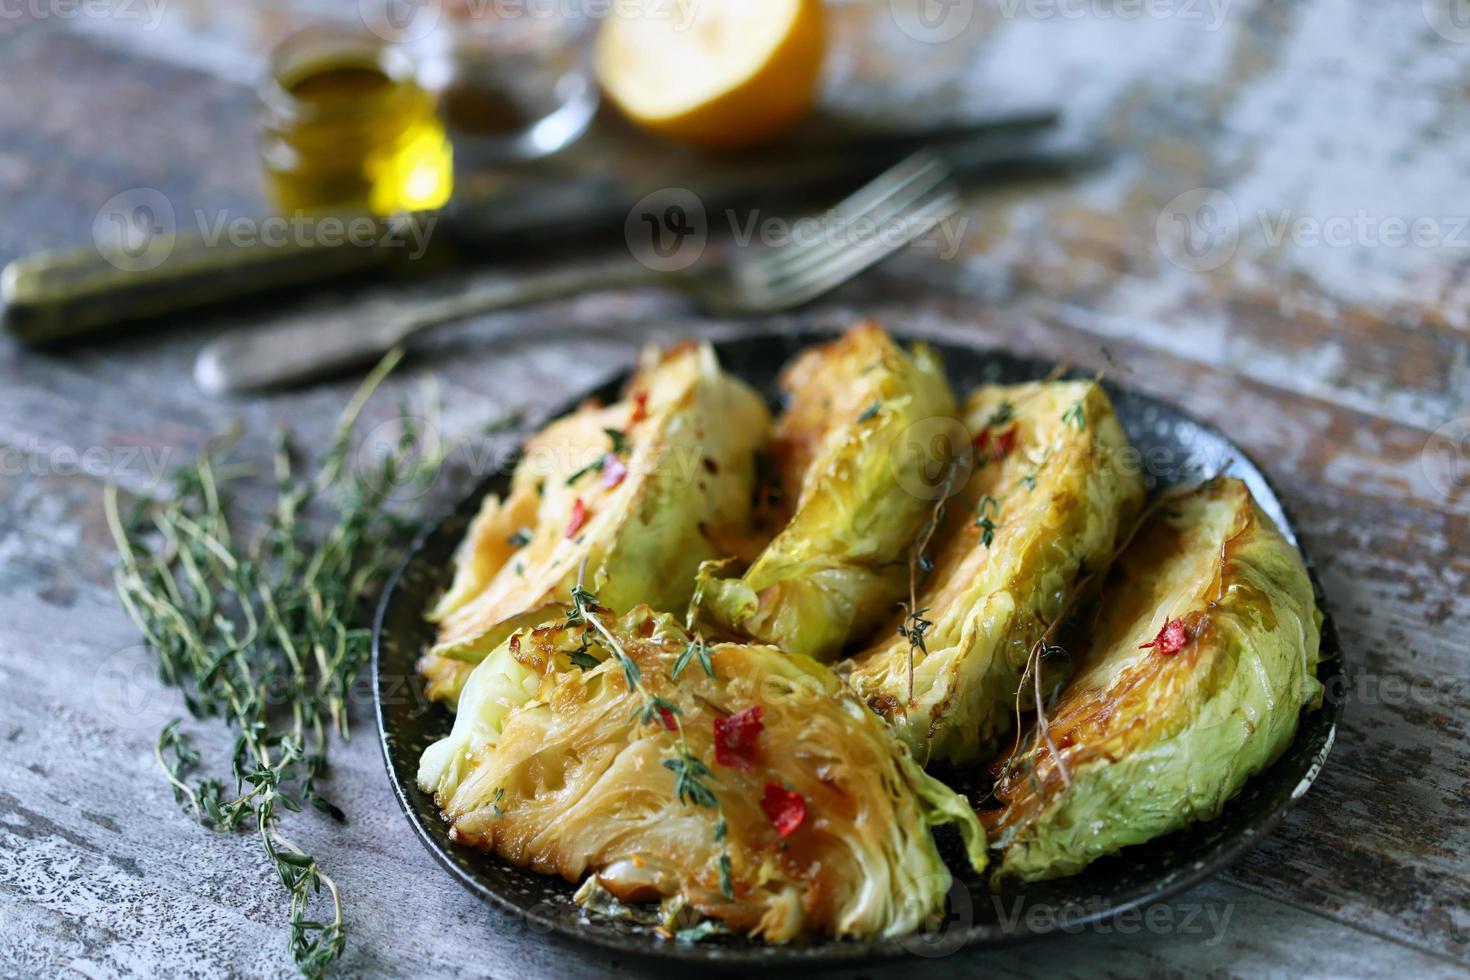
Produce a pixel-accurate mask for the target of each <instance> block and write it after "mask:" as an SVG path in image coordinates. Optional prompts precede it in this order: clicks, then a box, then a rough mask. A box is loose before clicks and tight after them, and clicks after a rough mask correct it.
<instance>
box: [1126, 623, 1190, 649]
mask: <svg viewBox="0 0 1470 980" xmlns="http://www.w3.org/2000/svg"><path fill="white" fill-rule="evenodd" d="M1188 645H1189V630H1187V629H1185V628H1184V621H1183V620H1182V619H1171V620H1169V622H1167V623H1165V624H1164V628H1163V629H1161V630H1159V635H1158V636H1156V637H1154V638H1153V639H1152V640H1149V641H1148V642H1147V643H1141V644H1139V646H1138V649H1140V650H1147V649H1148V648H1149V647H1153V648H1154V649H1155V650H1157V651H1158V652H1159V653H1161V654H1163V655H1164V656H1166V657H1168V656H1173V655H1174V654H1176V653H1178V652H1179V651H1180V650H1183V649H1184V648H1185V647H1186V646H1188Z"/></svg>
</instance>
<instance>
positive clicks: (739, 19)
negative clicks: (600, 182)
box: [597, 0, 826, 148]
mask: <svg viewBox="0 0 1470 980" xmlns="http://www.w3.org/2000/svg"><path fill="white" fill-rule="evenodd" d="M825 35H826V31H825V21H824V17H823V13H822V4H821V0H637V2H634V3H623V4H614V5H613V7H612V12H611V14H610V16H609V17H608V18H607V20H606V21H605V22H604V23H603V25H602V28H601V30H600V32H599V34H598V37H597V74H598V78H599V80H600V81H601V82H602V87H603V89H604V91H606V92H607V94H608V97H609V98H610V99H612V101H613V102H615V103H616V104H617V105H618V106H619V107H620V108H621V109H622V110H623V112H625V113H626V114H627V115H628V116H629V118H631V119H632V120H633V121H634V122H635V123H637V124H638V125H640V126H642V127H643V128H645V129H647V130H649V131H651V132H654V133H657V134H658V135H660V136H665V137H668V138H669V139H674V140H680V141H683V142H687V143H695V144H698V145H701V146H711V147H720V148H732V147H741V146H749V145H751V144H753V143H759V142H761V141H763V140H766V139H768V138H770V137H771V136H774V135H776V134H777V133H779V132H780V131H782V130H783V129H786V128H788V127H790V126H791V125H792V124H793V123H795V122H796V121H797V120H799V119H800V118H801V117H802V116H804V115H806V112H807V110H808V109H809V108H810V107H811V104H812V97H813V95H814V94H815V92H816V87H817V78H818V75H819V74H820V72H821V67H822V52H823V48H824V46H825Z"/></svg>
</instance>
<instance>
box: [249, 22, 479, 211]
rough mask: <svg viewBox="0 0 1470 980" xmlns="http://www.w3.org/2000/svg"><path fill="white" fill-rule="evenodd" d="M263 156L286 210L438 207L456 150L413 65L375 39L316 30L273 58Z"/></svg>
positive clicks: (265, 88)
mask: <svg viewBox="0 0 1470 980" xmlns="http://www.w3.org/2000/svg"><path fill="white" fill-rule="evenodd" d="M260 98H261V103H262V117H261V133H260V154H261V160H262V162H263V164H264V166H265V172H266V180H267V185H268V190H269V192H270V196H271V198H272V199H273V201H274V203H275V204H276V206H277V207H278V208H280V209H281V211H282V212H283V213H285V214H294V213H297V212H307V213H321V212H336V213H346V212H364V211H366V212H370V213H372V214H378V215H390V214H398V213H401V212H405V211H419V210H424V209H429V208H437V207H439V206H440V205H442V204H444V203H445V202H446V201H447V200H448V199H449V193H450V190H451V188H452V186H453V154H452V150H451V147H450V143H449V140H448V138H447V136H446V134H445V131H444V125H443V123H442V122H441V121H440V119H439V117H438V115H437V113H436V110H435V99H434V96H433V95H431V94H430V93H429V92H427V91H425V90H424V89H423V88H422V87H421V86H420V85H419V84H418V82H417V80H416V79H415V77H414V68H413V64H412V63H411V61H410V59H409V58H408V57H407V56H406V55H405V54H404V53H403V52H402V51H401V50H399V49H396V48H394V47H392V46H390V45H387V44H385V43H384V42H383V41H381V40H380V39H377V38H375V37H373V36H371V35H366V34H363V33H358V32H353V31H350V30H347V29H345V28H329V27H316V28H308V29H307V30H304V31H301V32H299V33H297V34H293V35H291V36H290V37H289V38H287V39H286V40H285V41H283V42H282V43H281V44H279V45H278V46H277V47H276V49H275V50H274V51H273V52H272V54H271V60H270V67H269V70H268V72H267V75H266V78H265V80H264V82H263V83H262V85H261V90H260Z"/></svg>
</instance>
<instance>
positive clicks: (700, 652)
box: [669, 635, 715, 681]
mask: <svg viewBox="0 0 1470 980" xmlns="http://www.w3.org/2000/svg"><path fill="white" fill-rule="evenodd" d="M694 660H697V661H699V666H700V667H702V668H704V672H705V674H706V675H707V676H709V677H711V678H713V677H714V676H715V662H714V660H713V659H711V657H710V652H709V644H707V643H705V642H704V638H703V637H701V636H698V635H696V636H695V637H694V638H693V639H692V640H690V641H689V642H688V643H686V644H685V645H684V649H683V651H681V652H680V654H679V656H678V658H677V659H676V660H675V661H674V672H673V673H672V674H670V675H669V678H670V679H671V680H674V681H678V679H679V675H680V674H682V673H684V670H685V668H687V667H688V666H689V664H690V662H691V661H694Z"/></svg>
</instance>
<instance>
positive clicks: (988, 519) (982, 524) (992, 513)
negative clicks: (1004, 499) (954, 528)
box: [975, 493, 1000, 548]
mask: <svg viewBox="0 0 1470 980" xmlns="http://www.w3.org/2000/svg"><path fill="white" fill-rule="evenodd" d="M975 509H976V510H977V511H978V513H979V515H980V516H979V517H977V518H975V524H976V525H977V526H978V527H979V528H980V543H981V544H983V545H985V547H987V548H989V547H990V546H991V545H992V544H994V543H995V532H996V531H997V530H999V529H1000V525H999V524H997V523H995V520H994V518H997V517H999V516H1000V501H998V500H996V499H995V498H994V497H992V496H991V495H990V494H988V493H987V494H985V495H984V496H982V497H981V498H980V502H979V503H978V504H976V505H975Z"/></svg>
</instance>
